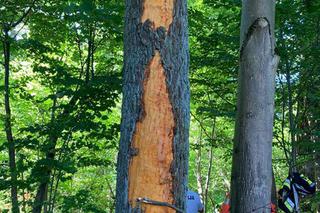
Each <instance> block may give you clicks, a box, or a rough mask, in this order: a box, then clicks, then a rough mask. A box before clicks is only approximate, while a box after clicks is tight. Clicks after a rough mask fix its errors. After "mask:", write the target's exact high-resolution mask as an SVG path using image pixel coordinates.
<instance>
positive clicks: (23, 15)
mask: <svg viewBox="0 0 320 213" xmlns="http://www.w3.org/2000/svg"><path fill="white" fill-rule="evenodd" d="M36 1H37V0H33V1H32V3H31V5H30V7H29V8H28V10H27V11H26V12H25V13H24V14H22V16H21V17H20V18H19V19H18V20H17V21H16V22H15V23H13V24H10V27H12V28H15V27H16V26H17V25H18V24H20V23H21V22H23V20H24V19H25V18H26V17H27V16H28V15H29V13H30V12H31V10H32V8H33V6H34V4H35V3H36Z"/></svg>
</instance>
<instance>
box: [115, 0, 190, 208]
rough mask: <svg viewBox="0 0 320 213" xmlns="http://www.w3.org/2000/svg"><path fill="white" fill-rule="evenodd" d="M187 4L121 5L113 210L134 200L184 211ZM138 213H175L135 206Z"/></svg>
mask: <svg viewBox="0 0 320 213" xmlns="http://www.w3.org/2000/svg"><path fill="white" fill-rule="evenodd" d="M187 28H188V23H187V1H186V0H149V1H142V0H135V1H132V0H127V1H126V18H125V38H124V45H125V46H124V73H123V81H124V82H123V105H122V124H121V139H120V150H119V155H118V165H117V190H116V212H118V213H120V212H124V213H128V212H132V211H133V208H136V207H137V205H136V202H135V201H136V199H137V198H138V197H147V198H149V199H152V200H157V201H162V202H166V203H169V204H173V205H174V206H176V207H178V208H180V209H185V207H184V206H185V192H186V187H187V185H186V184H187V175H188V151H189V150H188V132H189V120H190V118H189V108H190V107H189V102H190V100H189V99H190V98H189V95H190V94H189V81H188V63H189V56H188V33H187ZM142 208H143V209H144V210H145V212H159V213H162V212H174V211H173V210H171V209H169V208H168V207H156V206H153V205H142Z"/></svg>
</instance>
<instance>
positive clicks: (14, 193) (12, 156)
mask: <svg viewBox="0 0 320 213" xmlns="http://www.w3.org/2000/svg"><path fill="white" fill-rule="evenodd" d="M3 55H4V64H3V65H4V73H5V75H4V105H5V132H6V136H7V142H8V150H9V168H10V178H11V183H10V187H11V204H12V209H11V210H12V212H13V213H17V212H19V203H18V188H17V168H16V151H15V143H14V139H13V134H12V123H11V109H10V86H9V83H10V82H9V78H10V37H9V29H6V28H5V29H4V38H3Z"/></svg>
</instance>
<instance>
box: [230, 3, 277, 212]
mask: <svg viewBox="0 0 320 213" xmlns="http://www.w3.org/2000/svg"><path fill="white" fill-rule="evenodd" d="M274 14H275V1H274V0H243V1H242V17H241V38H240V40H241V50H240V73H239V87H238V88H239V89H238V103H237V104H238V105H237V110H238V111H237V119H236V129H235V141H234V151H233V165H232V178H231V181H232V183H231V212H233V213H247V212H253V211H254V212H268V213H269V212H270V204H271V188H272V166H271V164H272V129H273V113H274V92H275V88H274V87H275V83H274V81H275V70H276V67H277V64H278V60H279V58H278V56H276V55H275V53H274V36H273V33H274V32H273V28H274Z"/></svg>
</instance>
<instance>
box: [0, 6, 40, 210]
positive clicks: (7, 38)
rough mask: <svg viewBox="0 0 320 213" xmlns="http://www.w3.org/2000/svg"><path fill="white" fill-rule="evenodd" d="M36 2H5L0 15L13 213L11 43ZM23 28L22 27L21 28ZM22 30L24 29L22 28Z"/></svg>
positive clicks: (15, 202) (15, 197) (14, 207)
mask: <svg viewBox="0 0 320 213" xmlns="http://www.w3.org/2000/svg"><path fill="white" fill-rule="evenodd" d="M34 3H35V0H32V1H21V2H19V6H18V7H17V8H16V7H15V3H14V2H11V3H10V2H5V3H4V4H3V8H4V9H5V11H2V8H1V11H0V12H1V13H2V14H1V15H0V30H1V35H0V40H1V42H2V51H3V59H4V60H3V63H2V65H3V67H4V105H5V119H4V123H5V132H6V138H7V143H8V153H9V168H10V178H11V183H10V188H11V204H12V208H11V210H12V212H13V213H16V212H20V211H19V203H18V187H17V167H16V149H15V141H14V137H13V131H12V121H11V120H12V116H11V107H10V63H11V43H12V42H13V41H14V40H15V38H16V36H17V34H18V33H19V31H18V32H14V31H15V30H16V29H15V28H16V27H17V26H19V25H21V24H22V25H23V24H24V22H25V20H26V18H27V17H28V15H29V14H30V12H31V10H32V8H33V6H34ZM20 27H21V26H20ZM21 28H22V27H21Z"/></svg>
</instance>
